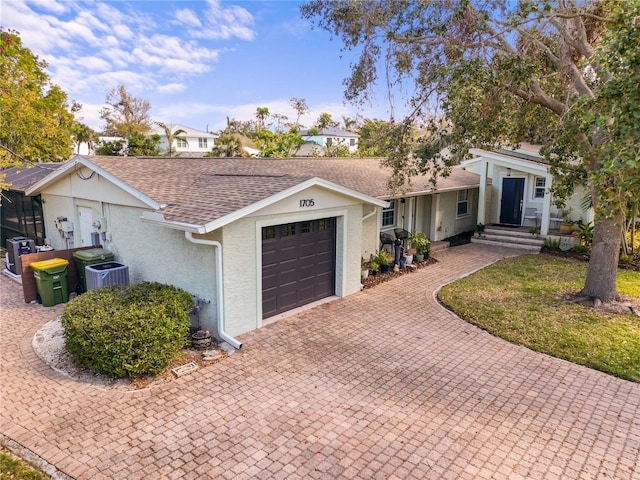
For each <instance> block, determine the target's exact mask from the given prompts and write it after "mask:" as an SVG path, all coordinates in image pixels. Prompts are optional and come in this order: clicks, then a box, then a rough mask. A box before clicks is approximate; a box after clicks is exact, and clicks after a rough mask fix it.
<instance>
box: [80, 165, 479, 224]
mask: <svg viewBox="0 0 640 480" xmlns="http://www.w3.org/2000/svg"><path fill="white" fill-rule="evenodd" d="M76 158H77V157H76ZM83 158H84V159H85V160H87V161H88V162H90V164H93V165H95V166H96V167H99V169H101V170H103V171H104V172H106V173H108V174H109V175H111V176H113V177H114V178H115V179H117V180H119V181H120V182H123V183H124V184H126V185H128V186H130V187H132V188H133V189H135V190H136V191H138V192H140V193H142V194H143V195H145V196H147V197H149V198H150V199H152V200H153V201H155V202H157V203H158V204H159V205H161V208H160V209H159V213H162V214H163V216H164V219H165V220H167V221H172V222H181V223H188V224H191V225H205V224H208V223H210V222H212V221H214V220H217V219H220V218H222V217H225V216H227V215H230V214H232V213H234V212H235V211H238V210H241V209H242V208H245V207H247V206H249V205H253V204H255V203H257V202H260V201H263V200H265V199H268V198H269V197H273V196H274V195H277V194H279V193H281V192H283V191H285V190H288V189H291V188H294V187H296V186H297V185H300V184H303V183H305V182H308V181H310V180H312V179H316V178H317V179H322V180H324V181H327V182H331V183H333V184H336V185H339V186H342V187H344V188H346V189H349V190H353V191H355V192H359V193H361V194H363V195H367V196H369V197H375V198H378V199H388V198H393V197H394V196H397V195H395V194H394V193H393V192H392V191H391V190H390V189H389V188H388V185H387V182H388V180H389V177H390V175H391V170H390V169H388V168H385V167H382V166H381V165H380V159H378V158H284V159H274V158H180V157H178V158H169V157H103V156H93V157H83ZM72 161H73V160H72ZM83 163H85V164H86V162H83ZM478 185H479V176H478V175H476V174H474V173H470V172H466V171H464V170H462V169H460V168H454V169H453V171H452V174H451V175H450V176H449V177H447V178H442V179H440V180H439V181H438V184H437V187H438V191H442V190H457V189H463V188H471V187H477V186H478ZM432 191H433V190H432V188H431V185H430V184H429V182H428V178H427V177H416V178H414V179H412V185H411V186H408V187H406V188H405V190H404V192H403V194H402V195H403V196H408V195H416V194H420V193H426V192H432Z"/></svg>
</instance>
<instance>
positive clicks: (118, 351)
mask: <svg viewBox="0 0 640 480" xmlns="http://www.w3.org/2000/svg"><path fill="white" fill-rule="evenodd" d="M192 307H193V297H192V295H191V294H190V293H188V292H185V291H184V290H181V289H179V288H176V287H173V286H170V285H163V284H160V283H156V282H145V283H140V284H137V285H131V286H126V287H124V286H119V285H114V286H109V287H103V288H98V289H95V290H89V291H88V292H87V293H85V294H83V295H80V296H78V297H76V298H74V299H73V300H72V301H71V302H69V303H67V304H66V305H65V307H64V310H63V312H62V316H61V319H62V326H63V328H64V335H65V338H66V348H67V350H68V351H69V352H70V353H71V354H72V355H73V356H74V357H75V359H76V361H78V362H79V363H80V364H82V365H84V366H86V367H88V368H90V369H92V370H94V371H96V372H99V373H104V374H105V375H108V376H110V377H114V378H121V377H129V378H134V377H140V376H142V375H148V374H151V375H155V374H157V373H159V372H160V371H161V370H163V369H164V368H165V367H166V366H167V365H169V363H170V362H171V361H172V360H173V359H174V358H176V357H177V356H178V355H179V353H180V352H181V350H182V348H183V347H184V345H185V340H186V338H187V335H188V333H189V325H190V323H189V316H188V312H189V310H190V309H191V308H192Z"/></svg>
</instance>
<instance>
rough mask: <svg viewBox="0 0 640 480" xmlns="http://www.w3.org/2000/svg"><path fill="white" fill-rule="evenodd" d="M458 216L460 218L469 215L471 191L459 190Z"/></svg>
mask: <svg viewBox="0 0 640 480" xmlns="http://www.w3.org/2000/svg"><path fill="white" fill-rule="evenodd" d="M456 215H457V216H458V217H464V216H465V215H469V190H458V210H457V213H456Z"/></svg>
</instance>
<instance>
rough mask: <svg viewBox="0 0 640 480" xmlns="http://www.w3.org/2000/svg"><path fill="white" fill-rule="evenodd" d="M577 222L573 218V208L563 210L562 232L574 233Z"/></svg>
mask: <svg viewBox="0 0 640 480" xmlns="http://www.w3.org/2000/svg"><path fill="white" fill-rule="evenodd" d="M574 224H575V222H574V221H573V220H572V219H571V210H563V211H562V222H560V233H564V234H572V233H573V232H574V231H575V229H576V227H575V225H574Z"/></svg>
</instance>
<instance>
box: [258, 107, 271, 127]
mask: <svg viewBox="0 0 640 480" xmlns="http://www.w3.org/2000/svg"><path fill="white" fill-rule="evenodd" d="M268 116H269V109H268V108H267V107H258V108H257V109H256V117H257V118H258V125H259V126H260V129H259V130H264V121H265V119H266V118H267V117H268Z"/></svg>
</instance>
